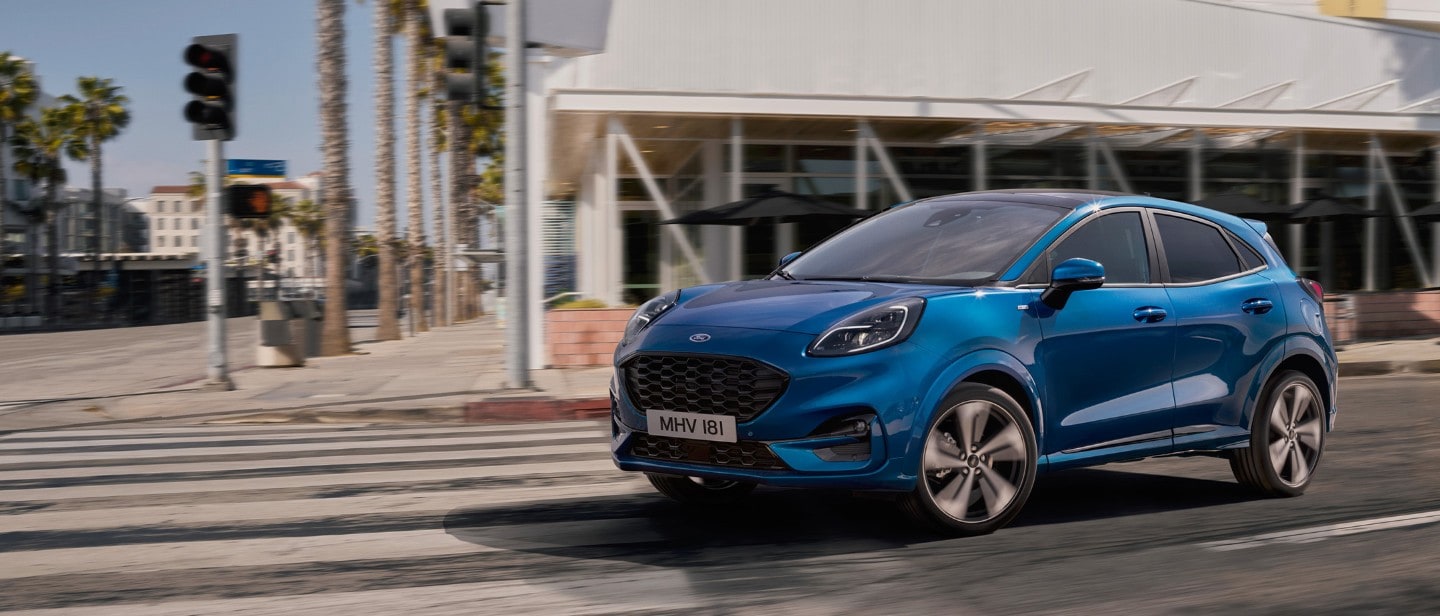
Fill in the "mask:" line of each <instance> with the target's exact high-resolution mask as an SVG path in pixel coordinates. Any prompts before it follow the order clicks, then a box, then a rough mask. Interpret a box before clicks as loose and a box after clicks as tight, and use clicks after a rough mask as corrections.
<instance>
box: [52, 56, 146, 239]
mask: <svg viewBox="0 0 1440 616" xmlns="http://www.w3.org/2000/svg"><path fill="white" fill-rule="evenodd" d="M75 85H76V87H77V88H78V89H79V91H80V96H79V98H76V97H74V96H70V95H69V94H66V95H65V96H62V97H60V101H61V102H62V103H64V104H66V105H68V106H70V107H71V108H72V109H71V112H72V113H74V114H76V115H78V116H79V117H80V118H81V123H80V127H79V128H80V136H81V137H82V138H84V139H85V141H86V143H87V146H88V149H89V150H90V200H91V208H93V210H94V213H95V224H96V227H97V228H96V233H97V236H96V242H97V243H96V245H95V246H94V250H95V252H96V253H97V254H98V253H101V252H104V251H105V249H106V247H105V246H104V245H103V244H101V242H104V241H105V239H104V238H105V211H104V209H103V205H102V200H101V198H100V188H101V186H102V184H101V181H100V171H101V153H100V152H101V150H100V147H101V144H103V143H104V142H106V141H109V140H111V139H114V138H115V137H117V136H119V135H120V131H122V130H125V127H126V126H129V125H130V111H129V110H128V109H126V108H125V106H126V105H128V104H130V99H129V98H128V97H126V96H125V95H124V94H121V93H120V90H121V88H120V86H117V85H114V84H113V82H112V81H111V80H109V79H101V78H99V77H81V78H79V79H77V80H76V82H75ZM96 263H97V264H98V263H99V261H98V260H97V261H96Z"/></svg>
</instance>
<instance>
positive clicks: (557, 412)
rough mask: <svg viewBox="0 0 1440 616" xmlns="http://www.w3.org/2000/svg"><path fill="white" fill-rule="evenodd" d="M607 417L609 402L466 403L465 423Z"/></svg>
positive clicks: (531, 400)
mask: <svg viewBox="0 0 1440 616" xmlns="http://www.w3.org/2000/svg"><path fill="white" fill-rule="evenodd" d="M609 416H610V398H609V397H603V398H561V399H556V398H504V399H499V400H485V401H481V402H467V403H465V410H464V421H465V423H484V422H492V421H565V420H573V419H604V418H606V417H609Z"/></svg>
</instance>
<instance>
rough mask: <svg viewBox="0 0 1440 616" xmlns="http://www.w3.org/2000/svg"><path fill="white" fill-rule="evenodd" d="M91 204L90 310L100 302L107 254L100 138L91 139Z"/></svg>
mask: <svg viewBox="0 0 1440 616" xmlns="http://www.w3.org/2000/svg"><path fill="white" fill-rule="evenodd" d="M90 148H91V150H90V202H91V204H92V207H93V208H95V246H94V251H95V257H94V258H95V263H94V269H95V276H94V279H93V280H91V281H90V309H94V308H95V304H96V303H98V302H99V300H100V254H101V253H103V252H105V202H104V200H103V199H101V195H100V137H98V136H96V137H91V138H90Z"/></svg>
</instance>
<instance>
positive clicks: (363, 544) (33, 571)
mask: <svg viewBox="0 0 1440 616" xmlns="http://www.w3.org/2000/svg"><path fill="white" fill-rule="evenodd" d="M665 540H666V536H665V534H664V533H663V532H661V531H659V530H657V529H656V528H655V527H654V525H653V523H652V522H651V520H649V519H648V518H613V519H603V520H582V521H576V522H539V523H535V524H514V525H501V526H480V527H467V528H457V529H451V530H446V529H441V528H427V529H423V530H406V531H391V532H379V533H346V534H334V535H313V536H309V537H262V538H254V539H217V540H210V541H172V542H161V543H131V544H125V545H113V546H100V547H82V548H55V549H50V550H22V551H17V552H5V553H4V559H5V567H4V568H3V569H0V580H13V579H20V578H27V577H39V576H45V575H77V574H88V573H113V572H124V573H139V572H152V571H173V570H176V569H181V570H188V569H198V568H212V567H270V566H275V565H294V564H301V563H315V562H351V561H364V560H388V559H402V558H424V557H434V556H448V555H452V554H479V553H485V552H499V551H513V550H523V549H540V548H554V547H572V546H585V545H597V544H604V545H617V544H629V543H663V542H664V541H665Z"/></svg>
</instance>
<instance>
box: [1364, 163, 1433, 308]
mask: <svg viewBox="0 0 1440 616" xmlns="http://www.w3.org/2000/svg"><path fill="white" fill-rule="evenodd" d="M1371 147H1373V148H1374V151H1375V161H1376V162H1377V163H1378V167H1379V171H1380V179H1381V180H1382V181H1384V182H1385V187H1386V188H1388V189H1389V190H1388V191H1387V192H1389V193H1390V207H1391V213H1392V214H1393V215H1394V216H1395V224H1397V225H1399V227H1400V238H1401V239H1402V240H1403V241H1404V242H1405V250H1406V251H1407V252H1409V253H1410V261H1411V263H1412V264H1413V265H1414V267H1415V278H1416V281H1417V284H1419V285H1420V286H1421V287H1428V286H1432V285H1434V284H1435V280H1434V278H1432V277H1431V273H1432V270H1431V269H1430V268H1429V266H1427V265H1426V263H1425V256H1424V251H1423V250H1422V248H1421V246H1420V237H1419V234H1418V233H1416V232H1415V222H1414V220H1412V219H1411V218H1410V217H1409V216H1406V215H1405V214H1406V211H1405V201H1404V194H1403V193H1401V192H1400V185H1399V184H1398V183H1396V181H1395V171H1394V170H1393V169H1391V168H1390V157H1389V156H1387V155H1386V154H1385V148H1384V147H1383V146H1382V145H1380V142H1379V141H1378V140H1376V141H1374V142H1373V145H1372V146H1371ZM1387 243H1388V242H1387ZM1387 256H1388V255H1387ZM1382 263H1384V264H1385V265H1386V266H1387V270H1388V263H1389V260H1388V259H1386V260H1384V261H1382ZM1385 273H1386V274H1387V275H1386V277H1385V278H1384V282H1385V283H1386V284H1385V286H1387V287H1390V286H1394V284H1393V281H1391V280H1390V277H1389V275H1388V274H1389V272H1388V271H1386V272H1385Z"/></svg>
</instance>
